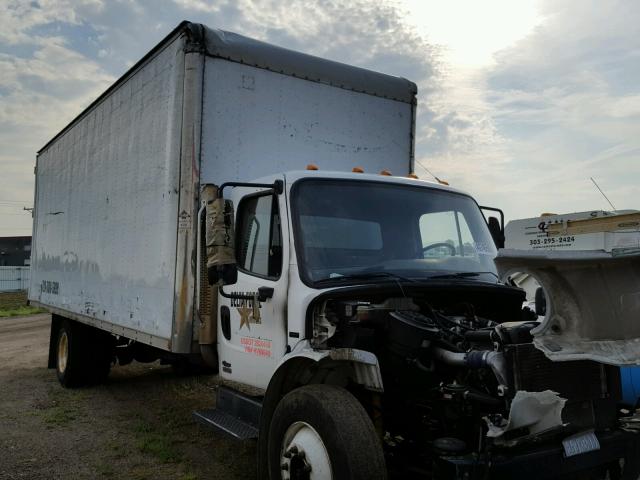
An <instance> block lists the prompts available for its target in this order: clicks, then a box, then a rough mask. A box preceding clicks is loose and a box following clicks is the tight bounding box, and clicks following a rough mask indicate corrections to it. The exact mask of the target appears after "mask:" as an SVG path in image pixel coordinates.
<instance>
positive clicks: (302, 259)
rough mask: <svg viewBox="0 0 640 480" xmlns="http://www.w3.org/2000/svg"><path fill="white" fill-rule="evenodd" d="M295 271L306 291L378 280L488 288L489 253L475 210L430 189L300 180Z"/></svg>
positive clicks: (491, 275) (464, 200) (460, 198)
mask: <svg viewBox="0 0 640 480" xmlns="http://www.w3.org/2000/svg"><path fill="white" fill-rule="evenodd" d="M292 195H293V200H292V205H293V218H294V221H293V225H294V232H295V240H296V251H297V255H298V264H299V268H300V274H301V276H302V279H303V281H304V282H305V283H306V284H308V285H313V286H324V285H329V284H334V283H335V284H345V283H347V284H348V283H362V281H366V280H367V279H376V280H377V281H380V279H381V278H390V279H396V280H398V279H401V280H406V281H413V280H418V279H423V278H434V277H440V278H448V277H452V278H476V277H477V278H478V279H482V280H489V279H491V280H492V281H494V282H495V281H496V278H497V276H496V274H495V266H494V263H493V259H494V257H495V256H496V253H497V252H496V247H495V244H494V243H493V240H492V238H491V235H490V233H489V231H488V228H487V225H486V223H485V221H484V217H483V216H482V213H481V212H480V209H479V208H478V206H477V204H476V203H475V202H474V201H473V200H472V199H471V198H470V197H468V196H466V195H462V194H458V193H453V192H447V191H443V190H439V189H435V188H430V187H420V186H412V185H406V184H404V185H401V184H391V183H385V182H376V181H364V180H363V181H352V180H333V179H312V180H307V179H304V180H300V181H298V182H297V183H296V184H295V185H294V187H293V193H292Z"/></svg>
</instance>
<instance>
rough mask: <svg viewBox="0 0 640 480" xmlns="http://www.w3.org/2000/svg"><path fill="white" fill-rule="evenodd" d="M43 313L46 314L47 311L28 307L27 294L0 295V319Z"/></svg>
mask: <svg viewBox="0 0 640 480" xmlns="http://www.w3.org/2000/svg"><path fill="white" fill-rule="evenodd" d="M43 312H46V310H44V309H42V308H38V307H30V306H28V305H27V292H2V293H0V317H16V316H20V315H34V314H36V313H43Z"/></svg>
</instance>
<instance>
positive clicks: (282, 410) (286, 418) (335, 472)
mask: <svg viewBox="0 0 640 480" xmlns="http://www.w3.org/2000/svg"><path fill="white" fill-rule="evenodd" d="M268 459H269V473H270V478H271V479H272V480H276V479H282V480H289V479H291V480H293V479H308V480H316V479H320V478H321V479H336V480H347V479H348V480H383V479H386V478H387V472H386V468H385V461H384V453H383V451H382V444H381V442H380V439H379V438H378V435H377V433H376V430H375V428H374V426H373V423H372V422H371V419H370V418H369V417H368V415H367V412H366V411H365V410H364V408H363V407H362V405H361V404H360V403H359V402H358V400H356V398H355V397H354V396H353V395H351V394H350V393H349V392H348V391H347V390H345V389H343V388H340V387H336V386H333V385H307V386H304V387H301V388H297V389H295V390H293V391H291V392H290V393H288V394H287V395H285V397H284V398H283V399H282V400H281V401H280V403H279V404H278V406H277V407H276V410H275V412H274V414H273V418H272V420H271V426H270V428H269V440H268Z"/></svg>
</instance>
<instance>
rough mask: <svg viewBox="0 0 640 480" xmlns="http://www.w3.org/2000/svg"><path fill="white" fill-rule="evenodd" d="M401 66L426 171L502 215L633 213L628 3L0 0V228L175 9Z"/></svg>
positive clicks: (8, 229)
mask: <svg viewBox="0 0 640 480" xmlns="http://www.w3.org/2000/svg"><path fill="white" fill-rule="evenodd" d="M184 19H187V20H191V21H194V22H200V23H205V24H207V25H209V26H211V27H215V28H220V29H223V30H230V31H234V32H237V33H240V34H243V35H247V36H250V37H253V38H257V39H260V40H264V41H267V42H271V43H274V44H277V45H280V46H283V47H287V48H292V49H295V50H300V51H303V52H306V53H310V54H314V55H319V56H322V57H326V58H329V59H332V60H337V61H341V62H346V63H349V64H354V65H357V66H361V67H365V68H369V69H373V70H376V71H380V72H384V73H388V74H392V75H397V76H402V77H406V78H408V79H410V80H412V81H414V82H415V83H416V84H417V85H418V102H419V103H418V114H417V120H416V123H417V126H416V160H417V164H416V173H418V175H420V176H421V177H422V178H431V177H430V175H429V174H428V173H427V172H426V171H425V169H424V168H423V167H426V168H427V169H429V171H431V172H433V174H435V175H437V176H438V177H439V178H441V179H444V180H447V181H448V182H449V183H450V184H451V185H452V186H455V187H457V188H460V189H462V190H465V191H467V192H469V193H470V194H472V195H473V196H474V197H475V198H476V199H477V200H478V202H479V203H480V204H483V205H491V206H496V207H500V208H502V209H503V210H504V211H505V214H506V217H507V219H515V218H525V217H534V216H537V215H539V214H540V213H542V212H557V213H566V212H572V211H585V210H596V209H610V206H609V205H608V204H607V202H606V200H605V199H604V198H603V196H602V195H601V194H600V193H599V192H598V191H597V190H596V188H595V187H594V185H593V183H592V182H591V180H590V177H593V178H594V179H595V180H596V181H597V182H598V184H599V185H600V187H601V188H602V189H603V190H604V192H605V193H606V194H607V196H608V197H609V199H610V200H611V202H612V203H613V204H614V205H615V207H616V208H617V209H640V2H637V1H634V0H626V1H615V0H598V1H595V0H547V1H535V0H483V1H481V2H479V1H477V0H464V1H463V0H447V1H440V0H439V1H436V0H378V1H359V0H351V1H343V0H317V1H313V0H306V1H294V0H292V1H288V2H284V1H276V0H219V1H218V0H214V1H206V0H173V1H169V0H167V1H163V0H109V1H108V0H76V1H71V0H55V1H53V0H51V1H50V0H34V1H13V0H0V236H7V235H30V233H31V217H30V214H29V213H28V212H26V211H24V210H23V207H31V206H32V203H33V181H34V175H33V167H34V165H35V154H36V151H37V150H38V149H39V148H40V147H42V146H43V145H44V144H45V143H46V142H47V141H48V140H49V139H50V138H51V137H53V135H55V134H56V133H57V132H58V131H59V130H61V129H62V128H63V127H64V126H65V125H66V124H67V123H68V122H69V121H71V120H72V119H73V118H74V117H75V116H76V115H77V114H78V113H79V112H80V111H82V109H83V108H84V107H86V106H87V105H88V104H89V103H90V102H91V101H92V100H93V99H95V98H96V97H97V96H98V95H99V94H100V93H101V92H102V91H104V90H105V89H106V88H107V87H108V86H109V85H110V84H111V83H112V82H113V81H114V80H116V79H117V78H118V77H119V76H120V75H122V74H123V73H124V72H125V71H126V70H127V69H128V68H129V67H130V66H131V65H133V64H134V63H135V62H136V61H137V60H138V59H139V58H141V57H142V56H143V55H144V54H145V53H146V52H147V51H148V50H150V49H151V48H152V47H153V46H154V45H155V44H156V43H157V42H158V41H159V40H161V39H162V38H163V37H164V36H165V35H166V34H167V33H168V32H169V31H171V29H173V28H174V27H175V26H176V25H177V24H178V23H179V22H180V21H181V20H184Z"/></svg>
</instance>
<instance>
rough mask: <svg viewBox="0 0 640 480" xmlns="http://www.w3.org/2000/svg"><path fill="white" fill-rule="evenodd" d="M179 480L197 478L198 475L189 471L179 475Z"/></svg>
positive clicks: (193, 479)
mask: <svg viewBox="0 0 640 480" xmlns="http://www.w3.org/2000/svg"><path fill="white" fill-rule="evenodd" d="M180 480H198V476H197V475H196V474H195V473H192V472H189V473H185V474H184V475H181V476H180Z"/></svg>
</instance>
